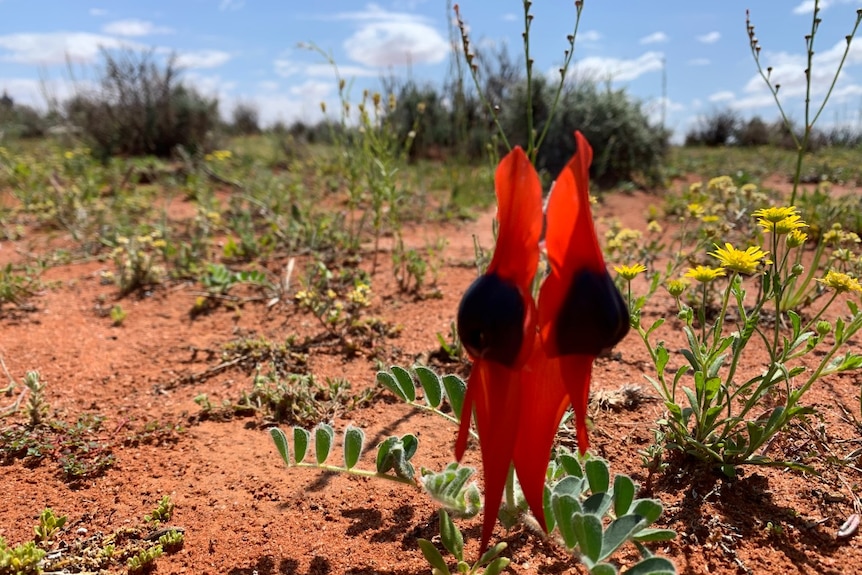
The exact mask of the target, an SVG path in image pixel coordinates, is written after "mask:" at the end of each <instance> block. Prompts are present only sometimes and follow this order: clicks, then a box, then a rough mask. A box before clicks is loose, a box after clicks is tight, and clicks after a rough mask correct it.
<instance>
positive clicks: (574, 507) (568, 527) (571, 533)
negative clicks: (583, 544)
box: [551, 495, 581, 549]
mask: <svg viewBox="0 0 862 575" xmlns="http://www.w3.org/2000/svg"><path fill="white" fill-rule="evenodd" d="M551 509H553V511H554V518H555V519H556V520H557V527H558V528H559V529H560V535H562V537H563V542H564V543H565V544H566V547H568V548H569V549H574V548H575V546H576V545H577V544H578V538H577V535H576V534H575V526H574V523H573V518H574V516H575V514H576V513H578V514H579V513H580V512H581V504H580V503H578V500H577V499H575V498H574V497H572V496H570V495H552V496H551Z"/></svg>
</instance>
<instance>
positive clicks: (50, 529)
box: [33, 507, 67, 545]
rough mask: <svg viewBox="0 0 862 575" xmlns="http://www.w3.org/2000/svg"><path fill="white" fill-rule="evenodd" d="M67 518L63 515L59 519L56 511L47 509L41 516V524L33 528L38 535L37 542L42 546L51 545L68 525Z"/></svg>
mask: <svg viewBox="0 0 862 575" xmlns="http://www.w3.org/2000/svg"><path fill="white" fill-rule="evenodd" d="M66 519H67V517H66V516H65V515H61V516H59V517H57V516H56V515H54V511H53V510H52V509H51V508H50V507H47V508H45V510H44V511H42V514H41V515H39V524H38V525H36V526H35V527H33V532H34V533H35V534H36V542H37V543H41V544H42V545H49V544H50V543H51V542H52V541H53V540H54V537H56V536H57V534H58V533H59V532H60V529H62V528H63V526H64V525H65V524H66Z"/></svg>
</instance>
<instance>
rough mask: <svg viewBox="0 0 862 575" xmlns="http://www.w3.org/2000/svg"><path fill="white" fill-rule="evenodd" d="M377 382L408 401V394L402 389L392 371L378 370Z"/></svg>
mask: <svg viewBox="0 0 862 575" xmlns="http://www.w3.org/2000/svg"><path fill="white" fill-rule="evenodd" d="M377 383H379V384H380V385H382V386H383V387H385V388H386V389H388V390H389V391H391V392H392V393H394V394H395V395H397V396H398V397H400V398H401V400H402V401H408V400H407V395H405V394H404V391H402V389H401V386H400V385H398V381H397V380H396V379H395V377H394V376H393V375H392V374H391V373H388V372H385V371H378V372H377Z"/></svg>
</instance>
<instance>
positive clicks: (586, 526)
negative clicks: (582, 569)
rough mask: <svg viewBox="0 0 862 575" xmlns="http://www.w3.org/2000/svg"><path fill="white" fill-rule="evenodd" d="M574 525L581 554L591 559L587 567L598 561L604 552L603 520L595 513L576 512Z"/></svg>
mask: <svg viewBox="0 0 862 575" xmlns="http://www.w3.org/2000/svg"><path fill="white" fill-rule="evenodd" d="M572 526H573V527H574V531H575V537H576V538H577V540H578V546H579V547H580V549H581V554H583V555H584V557H586V558H587V559H589V563H587V567H590V566H591V565H594V564H595V563H597V562H598V560H599V557H601V554H602V520H601V519H600V518H598V517H596V516H595V515H585V514H583V513H575V514H574V516H572Z"/></svg>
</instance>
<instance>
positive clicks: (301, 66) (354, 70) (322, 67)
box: [273, 58, 380, 80]
mask: <svg viewBox="0 0 862 575" xmlns="http://www.w3.org/2000/svg"><path fill="white" fill-rule="evenodd" d="M273 67H274V68H275V73H276V74H277V75H279V76H281V77H282V78H290V77H292V76H307V77H312V78H332V79H333V80H334V79H335V69H334V68H333V67H332V66H331V65H330V64H307V63H305V62H296V61H293V60H290V59H288V58H278V59H276V60H275V61H274V62H273ZM338 74H339V75H340V76H341V77H342V78H344V79H350V78H375V77H377V76H379V75H380V70H377V69H374V68H364V67H362V66H349V65H348V66H339V67H338Z"/></svg>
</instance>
